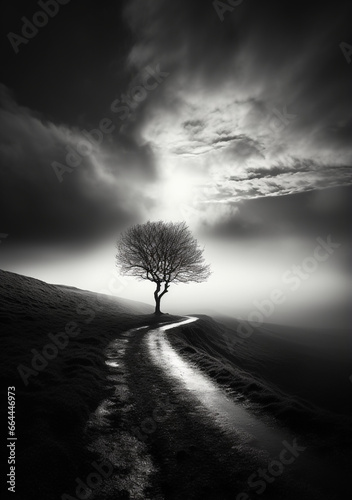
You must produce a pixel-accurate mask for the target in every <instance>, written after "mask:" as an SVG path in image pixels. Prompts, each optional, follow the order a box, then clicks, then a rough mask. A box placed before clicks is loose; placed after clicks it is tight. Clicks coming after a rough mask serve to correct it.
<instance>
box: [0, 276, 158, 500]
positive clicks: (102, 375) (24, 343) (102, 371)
mask: <svg viewBox="0 0 352 500" xmlns="http://www.w3.org/2000/svg"><path fill="white" fill-rule="evenodd" d="M152 311H153V308H152V307H151V306H149V305H147V304H142V303H134V302H133V301H127V300H119V299H116V298H109V297H108V296H104V295H99V294H94V293H92V292H84V291H82V290H77V289H69V288H65V287H60V286H55V285H49V284H47V283H44V282H42V281H39V280H36V279H33V278H28V277H25V276H20V275H17V274H13V273H9V272H5V271H0V325H1V337H0V339H1V340H0V342H1V348H0V352H1V390H2V398H3V399H2V400H3V401H4V400H6V398H7V394H6V393H7V388H8V387H12V386H14V387H15V393H16V435H17V437H18V440H17V447H16V472H17V474H16V475H17V478H18V479H17V488H18V489H16V495H17V498H18V499H22V498H26V500H30V499H32V498H33V499H42V498H43V499H45V500H50V499H54V498H55V499H58V498H61V494H62V493H63V491H65V489H64V486H65V481H66V480H67V481H70V480H72V478H75V477H78V476H80V475H81V474H83V476H82V477H84V470H82V468H83V469H84V467H85V464H86V463H88V462H89V457H87V456H86V452H85V451H84V445H83V441H84V426H85V424H86V422H87V419H88V416H89V415H90V413H91V412H92V411H94V410H95V409H96V408H97V406H98V405H99V403H100V402H101V400H102V399H103V398H104V390H103V388H104V386H105V379H106V375H107V367H106V365H105V358H104V350H105V348H106V346H107V345H108V344H109V342H110V341H111V339H112V338H115V337H117V336H118V335H119V333H120V332H122V331H126V330H128V329H129V328H132V327H138V326H139V325H142V324H151V323H152V322H153V316H152V314H150V313H152ZM1 422H2V425H3V428H6V426H7V424H6V419H5V415H3V416H2V420H1Z"/></svg>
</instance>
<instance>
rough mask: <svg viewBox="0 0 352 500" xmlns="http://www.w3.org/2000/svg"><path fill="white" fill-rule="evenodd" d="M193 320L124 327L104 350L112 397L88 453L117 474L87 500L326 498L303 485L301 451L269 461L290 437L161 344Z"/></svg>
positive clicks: (95, 420)
mask: <svg viewBox="0 0 352 500" xmlns="http://www.w3.org/2000/svg"><path fill="white" fill-rule="evenodd" d="M197 319H198V318H196V317H186V318H185V319H184V320H182V321H178V322H170V323H160V324H159V325H157V327H155V326H154V327H151V326H145V327H140V328H137V329H132V330H129V331H127V332H125V333H124V334H123V335H122V336H120V337H119V338H117V339H115V340H114V341H113V342H112V343H111V344H110V346H109V347H108V349H107V351H106V356H107V359H106V364H107V366H108V367H109V376H108V384H109V387H111V389H113V390H114V395H113V396H112V397H111V398H110V399H108V400H105V401H104V402H103V403H102V404H101V405H100V407H99V408H98V409H97V411H96V412H95V414H94V415H93V416H92V418H91V422H90V428H91V437H92V444H91V449H92V450H93V451H94V452H95V453H99V454H100V455H101V456H102V457H104V458H108V459H109V460H110V462H112V463H113V465H114V466H115V467H116V470H117V471H120V472H118V473H117V474H115V475H114V477H112V478H109V479H107V480H106V481H105V482H104V484H103V486H102V487H101V489H99V491H97V492H95V494H94V495H93V496H91V500H93V499H96V500H101V499H104V500H112V499H114V500H115V499H117V498H122V499H133V500H147V499H150V500H164V499H165V500H193V499H194V500H198V499H199V500H251V499H253V498H258V494H259V493H258V492H259V491H260V490H262V491H261V493H260V498H261V499H271V500H278V499H280V500H283V499H284V500H293V499H295V500H296V499H297V498H301V499H302V500H304V499H309V500H314V499H319V500H323V499H329V500H331V498H333V497H331V496H329V494H327V495H325V493H324V491H322V489H321V488H320V487H319V481H318V482H317V481H316V480H315V481H313V483H314V486H310V483H311V482H310V481H309V478H310V475H311V471H310V469H309V468H310V459H309V458H308V456H309V452H304V453H302V456H300V454H298V455H297V457H294V460H288V457H291V458H292V456H293V455H292V451H291V455H290V454H289V451H285V460H286V462H284V463H282V462H281V465H280V464H279V466H278V465H276V469H275V466H274V465H272V464H273V463H274V462H273V460H274V461H275V460H276V464H277V462H278V461H280V459H279V457H281V456H283V455H281V452H282V451H283V450H285V449H286V450H290V445H292V444H293V441H294V437H293V436H291V435H289V433H288V432H284V431H283V430H282V429H281V428H278V427H277V425H275V423H274V422H273V421H271V420H265V419H264V418H260V417H257V416H255V415H254V414H253V413H252V412H251V411H250V408H248V407H246V406H245V405H244V404H243V403H239V402H236V401H235V400H234V399H232V398H231V397H230V396H229V395H228V394H226V393H225V392H224V390H222V389H220V388H219V387H218V386H217V385H216V383H214V382H213V381H212V380H211V379H210V378H209V377H207V376H206V375H204V374H203V373H202V372H201V371H200V370H199V369H198V368H197V367H196V366H194V365H192V364H191V363H190V362H189V361H188V360H186V359H184V358H183V357H181V356H180V355H179V354H178V353H177V352H176V350H175V349H174V348H173V347H172V346H171V344H170V342H169V341H168V339H167V331H168V330H170V329H177V328H178V327H179V326H181V325H185V324H187V323H191V322H193V321H197ZM285 443H286V444H285ZM287 443H288V444H287ZM300 444H301V443H300ZM291 449H292V446H291ZM270 467H271V471H272V473H271V474H268V473H267V470H268V468H270ZM278 467H279V468H278ZM260 470H264V471H266V473H267V476H266V477H267V478H269V479H268V480H266V479H265V480H264V479H263V478H262V479H260V472H259V471H260ZM250 478H252V481H251V482H252V485H250V484H249V480H250ZM259 481H261V482H260V483H259ZM254 483H255V484H254ZM259 484H261V488H260V486H259ZM317 484H318V487H317Z"/></svg>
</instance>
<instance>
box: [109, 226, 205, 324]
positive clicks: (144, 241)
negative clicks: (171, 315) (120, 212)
mask: <svg viewBox="0 0 352 500" xmlns="http://www.w3.org/2000/svg"><path fill="white" fill-rule="evenodd" d="M116 264H117V266H118V268H119V270H120V272H121V273H122V274H125V275H128V276H134V277H136V278H138V279H141V280H149V281H152V282H153V283H155V284H156V289H155V291H154V299H155V314H162V313H161V311H160V301H161V298H162V297H163V296H164V295H165V293H167V292H168V289H169V287H170V283H189V282H191V281H193V282H196V283H201V282H202V281H205V280H206V279H207V278H208V277H209V276H210V269H209V266H208V265H206V264H205V263H204V258H203V250H202V249H201V248H200V247H199V245H198V243H197V240H196V239H195V238H194V237H193V236H192V234H191V232H190V230H189V229H188V227H187V225H186V223H185V222H175V223H174V222H163V221H158V222H150V221H148V222H147V223H146V224H137V225H136V226H133V227H131V228H129V229H128V230H127V231H125V232H124V233H122V234H121V235H120V237H119V239H118V242H117V255H116ZM162 285H164V286H163V289H162Z"/></svg>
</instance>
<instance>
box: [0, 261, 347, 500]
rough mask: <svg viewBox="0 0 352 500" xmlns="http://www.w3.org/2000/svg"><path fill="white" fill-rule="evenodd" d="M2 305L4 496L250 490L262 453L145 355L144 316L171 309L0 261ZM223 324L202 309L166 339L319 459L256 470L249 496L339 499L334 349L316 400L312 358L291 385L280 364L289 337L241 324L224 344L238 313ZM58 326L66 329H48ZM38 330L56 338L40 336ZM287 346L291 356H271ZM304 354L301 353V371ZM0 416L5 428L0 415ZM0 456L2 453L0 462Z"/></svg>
mask: <svg viewBox="0 0 352 500" xmlns="http://www.w3.org/2000/svg"><path fill="white" fill-rule="evenodd" d="M0 304H1V306H0V307H1V309H0V324H1V354H2V361H1V371H2V385H1V389H2V395H1V398H2V401H5V403H6V399H7V387H12V386H14V387H15V394H16V437H17V441H16V495H13V494H11V493H9V495H12V498H17V499H21V500H22V499H28V500H32V499H36V500H38V499H39V500H41V499H43V500H44V499H45V500H51V499H63V500H68V499H71V500H72V499H73V498H82V499H83V498H84V499H92V500H94V499H98V500H108V499H118V498H122V499H134V500H139V499H155V500H162V499H164V498H165V499H175V500H176V499H203V498H204V499H209V500H211V499H214V500H216V499H220V500H221V499H224V500H225V499H236V500H248V499H249V498H250V499H252V498H258V493H256V492H255V489H253V488H251V487H250V486H249V485H248V478H249V476H250V475H251V474H253V473H256V472H257V471H258V470H259V468H260V467H267V463H268V462H267V460H268V458H267V456H265V454H260V453H255V452H253V451H251V450H250V449H248V447H245V446H243V443H242V442H241V439H240V438H236V437H233V438H232V439H229V438H228V436H226V435H225V434H224V433H223V431H222V430H221V429H219V427H217V426H216V425H215V424H214V422H212V421H211V419H210V418H209V416H208V415H206V414H205V413H204V412H202V411H201V409H200V408H199V407H198V405H197V404H196V403H195V401H194V399H192V397H191V395H189V394H188V393H187V391H185V390H183V389H182V387H180V386H177V384H176V385H175V383H174V382H173V381H172V380H171V379H170V378H169V377H168V376H167V374H165V370H162V369H161V368H160V367H159V368H158V367H156V366H155V365H154V364H153V362H152V360H151V359H150V357H149V356H148V352H147V348H146V343H145V338H146V335H147V332H148V328H142V327H144V326H146V325H154V327H156V326H157V325H156V323H159V322H160V321H162V322H164V321H165V322H170V321H175V320H177V319H180V318H175V317H171V316H165V317H163V318H162V319H161V320H160V319H158V320H156V319H155V318H154V317H153V315H152V314H151V312H152V311H151V308H149V306H146V305H143V304H138V303H134V302H129V301H122V300H110V299H108V298H104V297H102V296H97V295H95V294H91V293H89V292H82V291H79V290H74V289H64V288H60V287H55V286H53V285H47V284H45V283H42V282H39V281H37V280H32V279H29V278H24V277H21V276H18V275H13V274H11V273H5V272H2V271H0ZM228 326H230V327H231V328H230V330H229V329H228V328H226V327H225V326H221V325H219V324H218V323H216V322H214V321H213V320H212V319H211V318H207V317H201V318H200V319H199V321H197V323H194V324H192V325H186V326H184V327H180V328H177V329H174V330H170V332H168V334H167V337H168V339H169V340H170V342H171V344H172V346H173V347H174V348H175V349H176V350H177V351H178V352H180V353H181V354H182V355H183V356H184V357H185V359H188V360H189V361H190V362H192V363H194V364H195V366H197V367H199V369H200V370H203V371H204V373H207V374H208V375H209V376H210V377H212V378H213V380H214V381H216V383H217V384H219V385H221V386H222V387H223V388H224V390H226V391H227V393H228V394H229V395H230V396H231V394H233V395H234V396H236V398H237V399H239V400H242V401H243V404H245V405H250V407H251V410H252V411H253V412H254V413H257V415H258V416H262V417H263V418H267V417H268V418H269V417H270V418H275V421H276V422H277V425H278V426H282V427H284V428H287V429H290V433H291V435H294V436H295V437H297V439H298V442H299V443H301V442H302V443H304V444H305V445H307V448H308V450H310V451H309V453H307V456H308V455H309V456H310V457H311V456H313V457H314V456H315V457H320V458H319V467H318V466H316V467H315V466H314V460H313V461H312V460H311V459H309V460H308V459H304V458H303V459H302V461H301V465H300V461H299V460H298V459H297V461H296V462H295V463H294V464H292V466H290V467H288V466H287V467H286V468H285V470H284V471H283V473H282V474H280V475H279V476H278V477H277V478H275V481H273V482H270V481H265V490H264V492H263V493H262V494H261V495H260V497H259V498H272V499H279V498H280V499H288V500H289V499H291V498H292V499H293V498H301V499H306V498H307V499H308V498H309V499H311V498H323V499H324V498H325V499H334V498H336V499H340V498H342V495H343V494H345V493H346V489H347V488H349V483H348V475H349V471H350V467H351V462H350V458H349V457H350V455H351V454H350V451H351V433H350V429H351V427H350V413H349V408H350V406H349V402H348V399H347V398H348V395H347V391H348V389H347V386H346V388H345V386H343V389H341V385H343V384H344V383H345V379H344V375H343V376H342V373H343V374H344V373H345V370H347V367H348V360H347V357H346V355H345V354H344V355H341V358H340V359H341V366H340V368H341V375H339V373H340V372H339V373H338V370H335V371H333V374H332V376H331V378H333V379H334V384H335V387H336V390H334V388H333V386H332V387H330V388H329V390H327V391H326V394H327V397H326V398H325V402H324V398H323V397H322V394H321V393H322V389H321V386H320V385H319V383H318V381H317V377H318V374H317V373H316V369H315V368H314V366H318V365H319V366H320V363H319V362H317V363H315V365H314V364H313V368H311V370H312V371H313V375H314V376H313V375H312V376H311V377H307V376H306V373H303V372H302V370H301V375H300V377H298V378H297V380H296V384H294V381H293V380H292V366H294V362H295V361H294V358H296V360H297V356H298V358H299V356H300V354H299V353H298V354H297V352H295V351H294V350H293V351H290V348H289V347H287V342H286V343H285V342H284V344H283V343H282V340H277V342H275V338H274V337H275V335H273V333H272V332H271V334H270V335H268V336H267V337H268V339H269V340H268V342H265V341H264V340H263V338H264V337H263V338H262V337H260V339H259V337H258V336H257V335H256V334H253V336H252V337H251V339H249V338H248V339H246V342H241V343H235V345H234V343H233V335H234V331H236V325H228ZM138 328H141V329H140V330H136V329H138ZM65 331H66V337H65V336H61V337H60V336H59V335H58V334H59V333H60V332H65ZM50 332H51V333H52V334H53V335H55V339H56V343H57V346H58V348H57V349H56V350H55V348H54V349H51V350H50V348H49V347H48V345H49V344H52V343H53V342H54V340H53V337H52V336H49V333H50ZM67 332H69V333H70V335H69V334H68V333H67ZM65 339H66V340H67V339H68V341H67V343H65V342H66V340H65ZM229 339H230V340H229ZM258 339H259V340H258ZM60 340H61V343H60ZM251 342H252V345H251ZM341 342H342V341H341ZM54 343H55V342H54ZM283 345H285V347H283ZM33 349H34V351H33ZM296 350H297V349H296ZM56 351H57V352H56ZM342 351H344V349H342ZM290 352H292V353H293V354H292V359H291V365H290V364H289V363H284V362H283V361H282V359H289V356H290V355H289V353H290ZM302 352H309V356H311V357H314V355H315V353H312V352H311V351H310V350H309V349H308V350H307V349H303V350H302ZM49 358H50V359H49ZM280 360H281V361H280ZM280 363H281V365H280ZM21 365H22V366H21ZM288 365H289V366H288ZM308 365H309V363H308V361H307V360H305V364H304V366H305V370H306V371H309V368H308ZM20 366H21V368H19V367H20ZM302 366H303V365H302ZM327 366H329V370H330V371H332V368H331V365H327ZM351 366H352V365H351ZM285 367H286V368H285ZM297 369H298V367H297ZM319 369H320V368H319ZM340 376H341V378H340ZM304 380H306V381H307V384H304V383H302V382H304ZM347 381H348V382H349V380H348V377H347ZM339 383H340V385H339ZM348 387H349V386H348ZM314 388H319V390H318V391H315V389H314ZM337 392H339V395H336V393H337ZM351 392H352V391H351ZM314 394H315V395H314ZM332 395H334V396H332ZM351 397H352V394H351ZM334 398H335V399H334ZM345 399H347V402H344V401H345ZM321 401H323V403H324V404H320V403H321ZM5 409H6V408H5ZM1 422H2V428H3V429H4V434H6V415H5V414H3V416H2V419H1ZM292 433H293V434H292ZM4 437H6V436H4ZM331 459H332V460H331ZM303 463H304V464H305V465H304V466H303V469H304V470H305V473H304V474H305V476H304V474H303V472H302V470H303V469H302V464H303ZM332 463H333V464H335V465H331V464H332ZM8 467H9V465H8V464H7V463H5V462H4V467H2V470H4V471H7V470H8ZM324 467H325V469H324ZM322 471H323V472H324V473H325V474H322ZM6 473H7V472H6ZM307 473H308V475H307ZM302 474H303V475H302ZM4 476H5V474H4ZM309 478H311V479H312V480H311V482H310V480H309ZM2 481H3V485H5V489H6V484H5V483H6V479H2ZM256 489H257V490H258V487H257V488H256ZM10 498H11V497H10Z"/></svg>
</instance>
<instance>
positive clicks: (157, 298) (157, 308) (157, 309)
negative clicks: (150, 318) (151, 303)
mask: <svg viewBox="0 0 352 500" xmlns="http://www.w3.org/2000/svg"><path fill="white" fill-rule="evenodd" d="M160 288H161V284H160V282H157V283H156V289H155V292H154V299H155V311H154V314H157V315H159V314H163V313H162V312H161V311H160V302H161V298H162V297H163V295H165V293H167V292H168V288H169V283H165V285H164V290H163V291H162V293H161V294H160V295H159V292H160Z"/></svg>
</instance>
